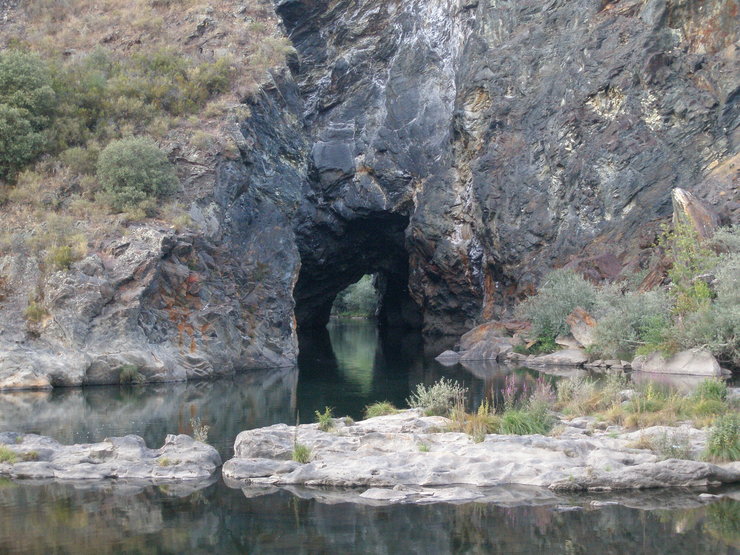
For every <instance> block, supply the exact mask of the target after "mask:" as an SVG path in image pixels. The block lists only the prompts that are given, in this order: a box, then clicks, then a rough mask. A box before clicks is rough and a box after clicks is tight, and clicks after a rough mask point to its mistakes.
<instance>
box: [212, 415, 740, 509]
mask: <svg viewBox="0 0 740 555" xmlns="http://www.w3.org/2000/svg"><path fill="white" fill-rule="evenodd" d="M448 424H449V421H448V420H447V419H445V418H443V417H424V416H421V413H420V411H418V410H411V411H404V412H402V413H400V414H395V415H389V416H382V417H377V418H371V419H369V420H365V421H362V422H357V423H354V424H351V425H345V424H343V423H340V422H339V421H337V422H336V429H335V431H333V432H322V431H320V430H319V429H318V427H317V425H315V424H312V425H304V426H300V427H299V428H298V429H297V430H296V429H294V428H292V427H289V426H286V425H284V424H278V425H275V426H270V427H268V428H261V429H257V430H250V431H246V432H242V433H241V434H239V436H238V437H237V439H236V442H235V443H234V454H235V456H234V458H233V459H231V460H229V461H227V462H226V463H225V464H224V467H223V475H224V477H225V478H227V479H230V480H237V481H242V482H243V483H247V484H252V485H272V486H276V485H277V486H285V485H306V486H349V487H362V488H366V490H365V492H364V493H362V495H360V497H366V498H368V499H380V500H385V501H404V500H408V498H409V496H419V495H422V496H424V495H439V496H440V497H439V498H440V499H442V498H443V499H444V500H447V501H450V500H471V499H475V498H478V497H483V496H484V494H483V493H482V492H481V491H480V488H485V487H490V486H499V485H503V484H523V485H530V486H538V487H541V488H550V489H552V490H555V491H559V490H586V489H590V490H604V489H614V490H617V489H641V488H654V487H674V486H683V487H688V486H700V485H707V484H709V483H715V482H716V483H735V482H738V481H740V463H730V464H725V465H714V464H709V463H704V462H697V461H691V460H680V461H679V460H668V461H663V460H660V458H659V457H658V456H657V455H656V454H655V453H653V452H652V451H646V450H642V449H635V448H631V447H629V445H630V443H631V442H633V441H635V440H636V439H637V436H638V434H643V435H646V436H647V437H650V436H651V435H652V434H662V433H666V432H667V431H668V429H666V428H655V429H653V428H648V429H646V430H643V431H641V432H634V433H632V434H625V433H622V434H619V433H618V432H617V428H614V429H610V430H609V432H608V433H607V432H603V433H595V432H593V431H592V430H588V429H587V426H586V425H585V423H578V422H574V423H573V425H568V423H567V422H565V423H564V426H563V433H562V434H561V435H560V436H559V437H544V436H538V435H536V436H504V435H487V436H486V437H485V439H484V441H482V442H480V443H476V442H474V441H473V439H472V438H471V437H470V436H468V435H466V434H461V433H451V432H447V433H440V431H441V430H443V429H444V428H445V427H446V426H447V425H448ZM673 431H674V430H671V433H672V432H673ZM680 432H681V433H685V434H686V436H687V438H688V440H689V441H690V443H691V445H692V448H693V450H694V451H697V452H698V450H699V449H700V448H701V446H702V445H703V442H704V434H705V432H702V431H699V430H688V429H685V430H681V431H680ZM614 436H616V437H614ZM296 441H297V442H299V443H301V444H303V445H305V446H307V447H308V448H310V449H311V460H310V462H308V463H307V464H301V463H298V462H295V461H293V460H291V454H292V451H293V445H294V442H296ZM450 486H458V488H459V489H456V490H453V491H452V492H451V491H450V490H446V491H440V492H439V494H437V493H435V490H434V488H442V487H450ZM378 488H382V489H378ZM419 488H423V489H419ZM430 488H431V489H430Z"/></svg>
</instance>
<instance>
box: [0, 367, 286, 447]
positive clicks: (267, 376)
mask: <svg viewBox="0 0 740 555" xmlns="http://www.w3.org/2000/svg"><path fill="white" fill-rule="evenodd" d="M297 382H298V370H297V369H281V370H272V371H258V372H249V373H246V374H239V375H236V376H233V377H231V378H225V379H221V380H218V381H212V382H192V383H187V384H185V383H175V384H162V385H157V386H153V387H152V386H125V387H123V386H122V387H89V388H84V389H79V388H75V389H55V390H53V391H51V392H36V391H24V392H13V393H0V430H2V431H11V430H12V431H19V432H24V433H39V434H42V435H47V436H50V437H53V438H54V439H56V440H57V441H59V442H61V443H86V442H95V441H102V440H103V439H105V438H106V437H112V436H121V435H126V434H137V435H140V436H142V437H143V438H144V439H145V441H146V442H147V445H149V446H150V447H158V446H160V445H162V443H163V441H164V437H165V436H166V435H167V434H172V433H187V434H192V429H191V427H190V419H191V418H192V417H194V416H198V417H200V418H201V420H202V422H203V423H205V424H207V425H208V426H209V427H210V430H209V443H211V444H212V445H214V447H216V448H217V449H218V450H219V452H220V453H221V456H222V457H230V456H231V450H232V447H233V443H234V438H235V437H236V435H237V434H238V433H239V432H240V431H242V430H245V429H251V428H256V427H260V426H269V425H271V424H275V423H278V422H288V421H290V420H291V418H292V415H293V414H294V412H295V407H296V396H295V395H296V389H297Z"/></svg>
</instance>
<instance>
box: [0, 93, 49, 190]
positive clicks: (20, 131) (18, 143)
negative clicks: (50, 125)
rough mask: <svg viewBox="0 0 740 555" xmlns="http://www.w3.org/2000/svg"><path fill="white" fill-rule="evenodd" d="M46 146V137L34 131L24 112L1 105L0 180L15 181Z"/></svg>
mask: <svg viewBox="0 0 740 555" xmlns="http://www.w3.org/2000/svg"><path fill="white" fill-rule="evenodd" d="M45 145H46V136H45V135H44V134H43V133H40V132H38V131H35V130H34V129H33V126H32V125H31V122H30V121H29V120H28V118H27V117H26V114H25V112H24V111H23V110H20V109H18V108H14V107H13V106H8V105H7V104H0V179H13V178H14V177H15V174H16V173H17V172H18V171H19V170H20V169H21V168H23V167H24V166H25V165H27V164H28V163H29V162H31V161H33V160H35V159H36V158H37V157H38V156H39V155H40V154H41V153H42V152H43V149H44V146H45Z"/></svg>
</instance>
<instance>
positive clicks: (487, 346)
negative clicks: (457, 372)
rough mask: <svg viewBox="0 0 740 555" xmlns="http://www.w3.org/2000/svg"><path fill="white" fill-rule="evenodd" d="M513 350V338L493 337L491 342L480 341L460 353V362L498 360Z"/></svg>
mask: <svg viewBox="0 0 740 555" xmlns="http://www.w3.org/2000/svg"><path fill="white" fill-rule="evenodd" d="M513 348H514V341H513V338H511V337H493V338H491V339H489V340H484V341H480V342H478V343H476V344H474V345H473V346H471V347H470V348H469V349H468V350H466V351H464V352H462V353H460V360H461V361H470V360H497V359H498V358H499V356H501V355H504V354H506V353H508V352H510V351H511V350H512V349H513Z"/></svg>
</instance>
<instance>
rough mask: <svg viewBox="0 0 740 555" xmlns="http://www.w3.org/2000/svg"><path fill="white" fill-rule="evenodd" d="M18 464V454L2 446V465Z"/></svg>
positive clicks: (0, 450) (0, 456)
mask: <svg viewBox="0 0 740 555" xmlns="http://www.w3.org/2000/svg"><path fill="white" fill-rule="evenodd" d="M16 462H18V454H17V453H16V452H15V451H12V450H11V449H8V448H7V447H5V446H4V445H0V463H9V464H15V463H16Z"/></svg>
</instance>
